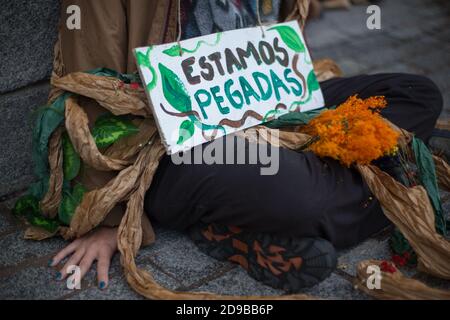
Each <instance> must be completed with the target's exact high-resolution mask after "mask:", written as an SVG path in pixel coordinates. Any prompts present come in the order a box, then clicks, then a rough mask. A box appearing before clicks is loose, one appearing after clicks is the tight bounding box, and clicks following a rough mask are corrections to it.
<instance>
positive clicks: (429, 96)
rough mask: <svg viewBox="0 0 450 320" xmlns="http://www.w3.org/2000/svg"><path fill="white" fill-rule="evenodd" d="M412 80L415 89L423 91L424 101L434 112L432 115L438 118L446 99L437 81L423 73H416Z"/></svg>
mask: <svg viewBox="0 0 450 320" xmlns="http://www.w3.org/2000/svg"><path fill="white" fill-rule="evenodd" d="M412 81H413V84H412V87H413V89H415V90H420V91H421V92H423V96H424V97H425V99H424V100H425V101H424V103H425V104H426V106H427V107H428V108H429V109H430V111H431V112H432V117H433V118H438V117H439V115H440V113H441V111H442V108H443V105H444V99H443V97H442V93H441V91H440V90H439V88H438V86H437V85H436V83H434V81H433V80H431V79H430V78H428V77H426V76H422V75H414V76H413V78H412Z"/></svg>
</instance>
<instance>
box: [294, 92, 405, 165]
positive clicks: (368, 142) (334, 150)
mask: <svg viewBox="0 0 450 320" xmlns="http://www.w3.org/2000/svg"><path fill="white" fill-rule="evenodd" d="M386 105H387V103H386V99H385V98H384V97H383V96H376V97H370V98H367V99H360V98H358V96H356V95H355V96H351V97H350V98H348V99H347V101H345V102H344V103H342V104H341V105H339V106H338V107H337V108H336V109H335V110H326V111H324V112H322V113H321V114H320V115H319V116H317V117H316V118H314V119H313V120H311V121H310V123H309V124H308V125H306V126H305V127H303V128H302V132H304V133H307V134H309V135H311V136H315V137H318V138H319V139H317V141H315V142H314V143H312V144H311V145H310V146H309V149H310V150H311V151H313V152H314V153H315V154H317V155H318V156H320V157H331V158H334V159H337V160H339V161H340V162H341V163H342V164H344V165H346V166H350V165H351V164H355V163H356V164H369V163H370V162H371V161H372V160H375V159H377V158H379V157H381V156H383V155H386V154H393V153H395V152H396V151H397V140H398V137H399V133H398V132H396V131H395V130H394V129H393V128H392V127H391V126H390V125H389V124H388V123H387V122H386V121H385V120H384V119H383V118H382V116H381V115H380V110H381V109H382V108H385V107H386Z"/></svg>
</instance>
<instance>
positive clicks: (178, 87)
mask: <svg viewBox="0 0 450 320" xmlns="http://www.w3.org/2000/svg"><path fill="white" fill-rule="evenodd" d="M158 67H159V72H160V73H161V82H162V88H163V92H164V97H165V98H166V100H167V102H169V104H170V105H171V106H172V107H173V108H174V109H176V110H178V111H180V112H187V111H190V110H191V109H192V105H191V97H189V94H188V93H187V91H186V88H185V87H184V84H183V82H181V80H180V78H178V76H177V75H176V74H175V73H174V72H173V71H172V70H170V69H169V68H167V67H165V66H164V65H163V64H161V63H160V64H159V65H158Z"/></svg>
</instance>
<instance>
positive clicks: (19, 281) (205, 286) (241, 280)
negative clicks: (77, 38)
mask: <svg viewBox="0 0 450 320" xmlns="http://www.w3.org/2000/svg"><path fill="white" fill-rule="evenodd" d="M381 9H382V30H377V31H371V30H368V29H367V28H366V27H365V21H366V17H367V15H366V14H365V7H364V6H355V7H353V8H352V9H350V10H348V11H347V10H342V11H341V10H339V11H328V12H325V13H324V15H323V16H322V18H321V19H318V20H314V21H311V22H310V24H309V25H308V27H307V30H306V33H307V39H308V42H309V46H310V50H311V53H312V55H313V57H314V58H322V57H330V58H333V59H335V60H336V61H337V62H338V64H339V65H340V66H341V67H342V69H343V70H344V72H345V74H346V75H355V74H361V73H377V72H410V73H418V74H424V75H427V76H429V77H430V78H432V79H433V80H434V81H435V82H436V83H437V85H438V86H439V87H440V88H441V90H442V92H443V94H444V99H445V110H444V112H443V114H442V116H441V117H442V118H448V117H449V116H450V90H449V89H450V81H449V80H450V79H449V73H450V60H449V59H450V58H449V54H448V53H449V52H450V42H449V40H450V5H449V4H448V1H447V0H403V1H401V0H385V1H384V2H382V3H381ZM38 91H39V90H37V92H38ZM12 114H13V111H12V110H11V117H12V116H13V115H12ZM11 170H13V169H11ZM18 170H21V169H20V168H19V169H18ZM24 181H25V180H24ZM17 184H18V185H19V187H17V188H15V190H19V189H20V188H22V187H23V185H22V184H23V182H22V181H21V180H19V181H17ZM15 196H17V193H16V194H9V196H7V197H3V198H2V200H3V202H1V203H0V251H1V254H0V299H24V298H25V299H28V298H30V299H141V297H140V296H138V295H137V294H136V293H134V292H133V291H132V290H131V289H130V288H129V287H128V285H127V284H126V281H125V280H124V278H123V273H122V271H121V268H120V265H119V258H118V256H116V257H115V258H114V260H113V263H112V269H111V281H110V286H109V288H108V289H107V290H105V291H100V290H99V289H97V287H96V281H95V272H94V271H91V272H90V273H89V274H88V275H87V276H86V278H85V280H83V282H82V288H81V290H68V289H66V288H65V286H64V284H63V283H60V282H57V281H56V280H54V276H55V273H56V271H55V270H53V269H51V268H49V267H47V260H48V259H49V258H50V257H51V256H52V255H53V254H54V253H55V252H56V251H58V249H60V248H62V247H63V246H64V245H65V242H64V241H63V240H61V239H50V240H47V241H43V242H39V243H37V242H33V241H28V240H23V239H22V237H23V231H24V228H25V226H24V225H23V224H21V223H20V222H18V221H16V220H14V219H13V217H12V216H11V215H10V213H9V211H10V207H11V204H12V203H13V201H14V197H15ZM442 200H443V203H444V209H445V212H446V213H447V214H449V213H450V194H449V193H445V194H444V193H443V194H442ZM156 235H157V241H156V243H155V245H153V246H151V247H149V248H146V249H143V250H141V251H140V252H139V256H138V258H137V263H138V265H139V266H140V267H142V268H145V269H147V270H149V271H151V272H152V273H153V275H154V277H155V279H156V280H157V281H158V282H159V283H160V284H162V285H164V286H166V287H168V288H171V289H177V290H193V291H212V292H216V293H222V294H239V295H246V294H252V295H257V294H259V295H273V294H283V293H284V292H282V291H280V290H274V289H272V288H269V287H267V286H264V285H262V284H260V283H258V282H256V281H255V280H253V279H251V278H250V277H248V276H247V275H246V273H245V272H244V271H243V270H242V269H240V268H239V267H237V266H235V265H233V264H230V263H223V262H218V261H216V260H214V259H212V258H209V257H208V256H206V255H204V254H202V253H201V252H200V251H199V250H198V249H197V248H196V247H195V246H194V245H193V243H192V242H191V241H190V240H189V239H188V238H187V236H186V235H185V234H182V233H179V232H174V231H170V230H166V229H163V228H160V227H158V226H156ZM388 236H389V235H388V233H387V232H380V233H379V234H377V235H375V236H373V237H372V238H370V239H368V240H367V241H365V242H364V243H362V244H360V245H358V246H356V247H354V248H350V249H348V250H345V251H343V252H340V258H339V266H338V269H337V270H336V271H335V272H334V273H333V274H332V275H331V276H330V277H329V278H328V279H326V280H325V281H324V282H322V283H321V284H319V285H317V286H315V287H313V288H310V289H307V290H304V292H305V293H308V294H311V295H314V296H317V297H321V298H326V299H369V297H368V296H367V295H365V294H363V293H361V292H359V291H356V290H354V289H353V284H352V281H353V280H354V275H355V266H356V263H357V262H358V261H360V260H363V259H368V258H375V259H390V253H389V249H388V245H387V239H388ZM402 271H405V272H406V273H407V274H408V275H409V276H413V277H416V278H418V279H421V280H423V281H425V282H427V283H429V284H430V285H433V286H436V287H440V288H445V289H450V281H443V280H438V279H435V278H432V277H429V276H426V275H424V274H420V273H418V272H416V270H413V269H405V270H402Z"/></svg>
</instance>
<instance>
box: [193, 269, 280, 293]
mask: <svg viewBox="0 0 450 320" xmlns="http://www.w3.org/2000/svg"><path fill="white" fill-rule="evenodd" d="M193 291H197V292H198V291H207V292H214V293H219V294H225V295H255V294H257V295H262V296H270V295H284V294H286V293H285V292H284V291H282V290H277V289H273V288H271V287H268V286H266V285H264V284H262V283H260V282H258V281H256V280H254V279H252V278H250V277H249V276H248V275H247V272H246V271H245V270H243V269H242V268H240V267H236V268H234V269H232V270H231V271H229V272H227V273H225V274H224V275H223V276H221V277H219V278H216V279H214V280H211V281H209V282H207V283H205V284H204V285H202V286H200V287H198V288H197V289H195V290H193Z"/></svg>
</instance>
